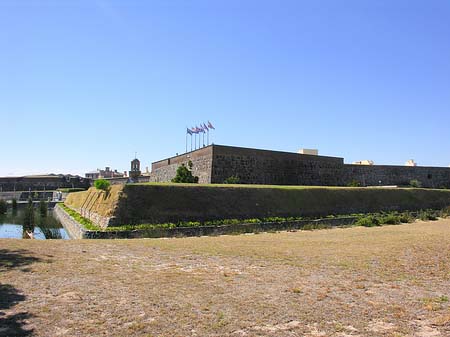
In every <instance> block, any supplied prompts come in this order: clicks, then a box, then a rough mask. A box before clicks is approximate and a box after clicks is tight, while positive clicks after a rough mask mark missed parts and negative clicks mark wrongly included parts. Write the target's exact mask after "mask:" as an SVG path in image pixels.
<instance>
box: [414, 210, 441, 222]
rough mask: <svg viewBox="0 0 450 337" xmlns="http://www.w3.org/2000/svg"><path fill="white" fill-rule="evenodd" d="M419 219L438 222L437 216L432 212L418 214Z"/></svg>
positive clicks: (425, 211) (426, 211)
mask: <svg viewBox="0 0 450 337" xmlns="http://www.w3.org/2000/svg"><path fill="white" fill-rule="evenodd" d="M418 218H419V219H420V220H422V221H428V220H431V221H434V220H437V216H436V214H435V213H434V212H433V211H432V210H424V211H423V210H422V211H420V212H419V214H418Z"/></svg>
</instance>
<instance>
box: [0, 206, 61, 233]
mask: <svg viewBox="0 0 450 337" xmlns="http://www.w3.org/2000/svg"><path fill="white" fill-rule="evenodd" d="M24 216H25V211H23V210H21V211H18V212H12V211H11V210H10V211H8V213H7V214H6V215H0V238H6V239H29V238H30V234H31V235H32V236H33V237H34V239H38V240H45V239H70V237H69V235H68V234H67V232H66V230H65V229H64V228H63V227H62V225H61V223H60V222H59V221H58V220H56V219H55V218H54V217H53V214H52V211H49V212H48V215H47V216H45V217H42V216H40V215H39V214H38V212H35V224H34V226H31V227H28V228H25V227H24V226H23V224H24Z"/></svg>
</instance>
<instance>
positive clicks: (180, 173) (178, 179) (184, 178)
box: [172, 161, 198, 184]
mask: <svg viewBox="0 0 450 337" xmlns="http://www.w3.org/2000/svg"><path fill="white" fill-rule="evenodd" d="M188 165H189V168H187V167H186V165H184V164H181V166H178V168H177V174H176V175H175V178H173V179H172V182H173V183H188V184H192V183H198V177H197V176H194V175H192V162H191V161H189V163H188Z"/></svg>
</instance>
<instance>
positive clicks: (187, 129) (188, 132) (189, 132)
mask: <svg viewBox="0 0 450 337" xmlns="http://www.w3.org/2000/svg"><path fill="white" fill-rule="evenodd" d="M186 133H187V134H189V135H191V136H192V130H191V129H189V128H186Z"/></svg>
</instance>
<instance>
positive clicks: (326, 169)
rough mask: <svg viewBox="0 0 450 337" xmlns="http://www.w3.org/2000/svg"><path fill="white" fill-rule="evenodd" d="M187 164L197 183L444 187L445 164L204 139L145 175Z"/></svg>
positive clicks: (449, 178)
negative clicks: (372, 160)
mask: <svg viewBox="0 0 450 337" xmlns="http://www.w3.org/2000/svg"><path fill="white" fill-rule="evenodd" d="M189 161H192V164H193V174H194V175H196V176H198V177H199V182H200V183H223V182H224V180H225V179H226V178H228V177H230V176H237V177H239V179H240V183H243V184H267V185H318V186H347V185H348V184H349V183H351V182H353V181H356V182H358V183H359V184H361V186H378V185H408V184H409V182H410V181H411V180H413V179H416V180H418V181H420V182H421V183H422V186H423V187H432V188H443V187H445V188H450V168H447V167H425V166H415V167H411V166H392V165H350V164H344V160H343V158H339V157H326V156H314V155H304V154H298V153H291V152H280V151H268V150H258V149H248V148H241V147H231V146H222V145H210V146H207V147H204V148H202V149H199V150H195V151H192V152H188V153H185V154H182V155H179V156H176V157H172V158H168V159H164V160H161V161H158V162H155V163H153V164H152V173H151V175H150V181H153V182H168V181H170V180H171V179H172V178H173V177H175V174H176V170H177V168H178V166H179V165H181V164H185V165H187V164H188V162H189Z"/></svg>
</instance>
